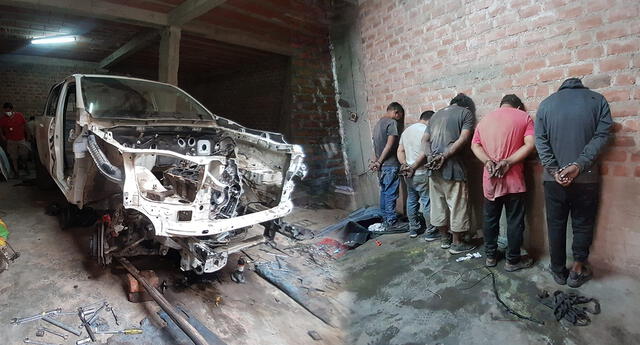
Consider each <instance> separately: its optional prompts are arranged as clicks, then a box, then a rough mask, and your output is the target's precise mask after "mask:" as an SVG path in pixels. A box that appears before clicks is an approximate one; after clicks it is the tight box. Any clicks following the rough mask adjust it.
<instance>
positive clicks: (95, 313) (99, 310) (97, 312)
mask: <svg viewBox="0 0 640 345" xmlns="http://www.w3.org/2000/svg"><path fill="white" fill-rule="evenodd" d="M108 305H109V304H108V303H107V302H103V303H102V305H101V306H100V308H98V309H97V310H96V311H95V312H94V313H93V315H92V316H91V318H90V319H89V320H88V321H87V322H88V323H89V325H92V324H93V323H94V322H95V321H96V319H97V318H98V314H99V313H100V312H101V311H102V309H104V308H106V307H107V306H108ZM94 341H95V340H94Z"/></svg>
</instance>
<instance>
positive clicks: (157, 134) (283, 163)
mask: <svg viewBox="0 0 640 345" xmlns="http://www.w3.org/2000/svg"><path fill="white" fill-rule="evenodd" d="M108 133H110V134H109V135H108V136H109V137H110V138H112V139H113V141H115V142H117V143H118V144H120V145H121V146H122V147H123V148H125V150H131V151H132V152H131V153H126V152H124V154H123V158H124V159H123V166H122V167H119V166H113V167H108V166H107V165H108V164H110V163H108V162H103V164H104V165H105V166H104V167H103V169H100V170H101V171H102V170H105V171H108V170H119V169H122V170H123V171H124V172H125V175H126V179H125V181H124V182H123V183H124V190H125V202H124V203H123V204H122V205H114V206H115V207H116V209H117V210H118V211H117V212H116V213H114V216H116V217H115V218H114V220H115V222H113V224H111V225H108V226H107V227H106V228H105V229H104V230H103V231H104V232H105V234H104V235H105V236H106V238H107V240H106V241H104V242H103V243H100V244H97V245H98V247H104V248H107V250H106V251H103V253H102V254H101V253H99V250H96V256H98V257H102V258H101V260H102V261H104V262H105V263H108V262H110V261H111V258H110V257H111V255H116V256H117V255H127V256H128V255H132V254H135V253H138V254H145V255H150V254H153V255H164V254H166V252H167V250H168V249H169V248H173V249H176V250H179V251H180V253H181V267H182V268H183V270H194V271H195V272H196V273H206V272H213V271H216V270H218V269H220V268H222V267H224V265H225V264H226V261H227V256H228V250H227V249H224V247H229V246H232V245H237V244H238V243H241V242H242V241H245V242H246V243H247V244H252V245H253V244H255V243H257V242H260V241H264V238H250V239H248V240H247V239H246V236H247V228H246V227H241V226H238V227H232V228H231V229H228V230H226V231H225V230H224V229H220V231H216V230H215V229H213V230H212V229H211V228H210V227H208V228H207V229H204V230H201V229H200V228H198V227H199V226H201V224H205V223H209V222H211V221H216V220H232V219H233V218H234V217H238V216H250V215H251V214H252V213H255V212H261V211H262V212H268V211H269V210H270V209H271V208H274V207H277V206H282V205H280V203H281V201H283V199H282V198H283V194H284V195H288V193H290V191H285V188H284V187H285V174H284V173H283V171H288V170H290V169H289V168H290V165H291V162H292V159H291V157H290V154H288V153H286V151H284V152H278V150H273V149H267V148H260V147H257V146H256V145H255V143H252V142H250V141H247V140H244V138H243V137H242V136H239V135H237V134H236V135H235V136H234V135H230V134H228V133H226V130H225V129H221V128H195V127H190V128H183V127H144V128H140V127H125V126H120V127H114V128H110V129H109V131H108ZM100 144H101V145H100V147H101V150H104V151H106V153H104V154H101V155H103V156H104V157H105V159H106V157H108V156H114V155H115V154H116V153H115V152H109V151H110V150H111V151H113V149H115V147H114V146H112V145H109V144H108V143H107V142H105V141H102V142H100ZM127 158H128V159H127ZM296 164H297V165H300V161H296ZM296 170H297V168H296ZM105 173H107V172H103V174H105ZM297 174H299V173H297ZM131 175H133V176H131ZM286 176H288V177H289V179H291V178H292V177H293V176H294V175H292V174H291V172H289V174H286ZM109 180H113V179H109ZM131 180H134V182H135V183H134V184H133V186H134V187H135V189H136V190H137V192H138V194H137V197H136V194H135V193H133V194H129V193H127V192H126V191H128V190H130V188H127V185H128V184H129V183H130V182H131ZM127 200H130V201H131V204H127ZM133 200H137V202H134V201H133ZM143 201H145V202H143ZM285 201H286V200H285ZM136 204H137V205H136ZM144 204H147V205H151V207H145V206H144ZM285 204H286V203H285ZM131 206H138V207H131ZM168 206H171V209H172V210H169V208H168ZM173 210H175V213H173ZM154 213H158V214H160V215H159V216H156V217H155V218H156V219H158V218H161V217H164V221H163V222H158V221H156V219H154V217H153V216H154ZM252 223H253V224H258V223H262V222H260V221H254V222H252ZM158 224H161V225H160V226H162V227H163V229H162V231H158V230H159V229H157V227H158ZM167 225H169V226H171V225H174V226H175V227H183V226H187V227H185V229H187V228H189V232H190V233H189V234H187V233H184V235H183V236H179V237H158V235H165V234H166V233H168V234H169V235H173V236H176V235H182V234H181V233H180V231H182V230H178V229H176V230H173V231H165V229H166V226H167ZM188 225H191V227H188ZM194 230H195V231H196V233H194ZM121 235H122V237H121ZM194 235H196V236H197V237H196V236H194ZM241 246H242V245H241ZM98 249H99V248H98ZM220 249H224V250H220ZM105 254H106V256H105Z"/></svg>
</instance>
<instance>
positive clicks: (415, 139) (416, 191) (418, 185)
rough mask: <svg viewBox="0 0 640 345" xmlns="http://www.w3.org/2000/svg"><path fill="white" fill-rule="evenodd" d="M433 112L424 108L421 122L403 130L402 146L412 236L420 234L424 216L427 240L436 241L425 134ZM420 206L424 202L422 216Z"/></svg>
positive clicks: (401, 152) (401, 158) (402, 168)
mask: <svg viewBox="0 0 640 345" xmlns="http://www.w3.org/2000/svg"><path fill="white" fill-rule="evenodd" d="M431 116H433V111H431V110H427V111H425V112H423V113H422V114H421V115H420V119H419V120H418V122H416V123H414V124H413V125H411V126H409V128H407V129H406V130H404V132H402V135H401V136H400V145H399V146H398V161H399V162H400V164H401V166H400V174H402V175H404V176H405V177H406V182H407V216H408V217H409V237H411V238H415V237H418V233H419V232H420V231H421V230H422V221H421V218H422V219H423V220H424V224H425V236H424V239H425V240H426V241H435V240H437V239H439V238H440V233H439V232H438V229H436V228H435V227H434V226H433V225H431V223H430V218H431V217H430V212H431V208H430V202H429V175H428V174H427V173H428V170H427V168H426V167H425V166H424V163H425V161H426V160H425V155H424V150H423V148H422V135H423V134H424V131H425V129H426V127H427V124H428V123H429V119H431ZM420 206H422V217H420Z"/></svg>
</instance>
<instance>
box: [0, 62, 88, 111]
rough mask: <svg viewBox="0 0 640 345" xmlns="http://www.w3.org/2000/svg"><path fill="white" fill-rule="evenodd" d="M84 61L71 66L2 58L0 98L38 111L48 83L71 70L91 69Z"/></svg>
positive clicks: (18, 109)
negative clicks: (11, 60) (9, 60)
mask: <svg viewBox="0 0 640 345" xmlns="http://www.w3.org/2000/svg"><path fill="white" fill-rule="evenodd" d="M94 72H95V69H94V68H92V67H90V66H88V65H87V64H84V63H79V64H78V65H75V66H70V65H54V64H43V63H22V62H7V61H3V62H2V63H1V64H0V102H2V103H4V102H11V103H12V104H13V107H14V109H15V110H16V111H19V112H22V113H23V114H24V115H25V117H26V118H27V119H28V118H29V117H30V116H38V115H41V114H42V111H43V109H44V104H45V103H46V101H47V96H48V94H49V90H50V89H51V87H52V86H53V85H54V84H56V83H58V82H60V81H62V80H63V79H64V78H65V77H67V76H69V75H71V74H74V73H94Z"/></svg>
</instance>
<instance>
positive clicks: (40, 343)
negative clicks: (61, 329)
mask: <svg viewBox="0 0 640 345" xmlns="http://www.w3.org/2000/svg"><path fill="white" fill-rule="evenodd" d="M23 342H24V343H25V344H35V345H60V344H54V343H45V342H44V341H35V340H31V339H29V338H24V341H23Z"/></svg>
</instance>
